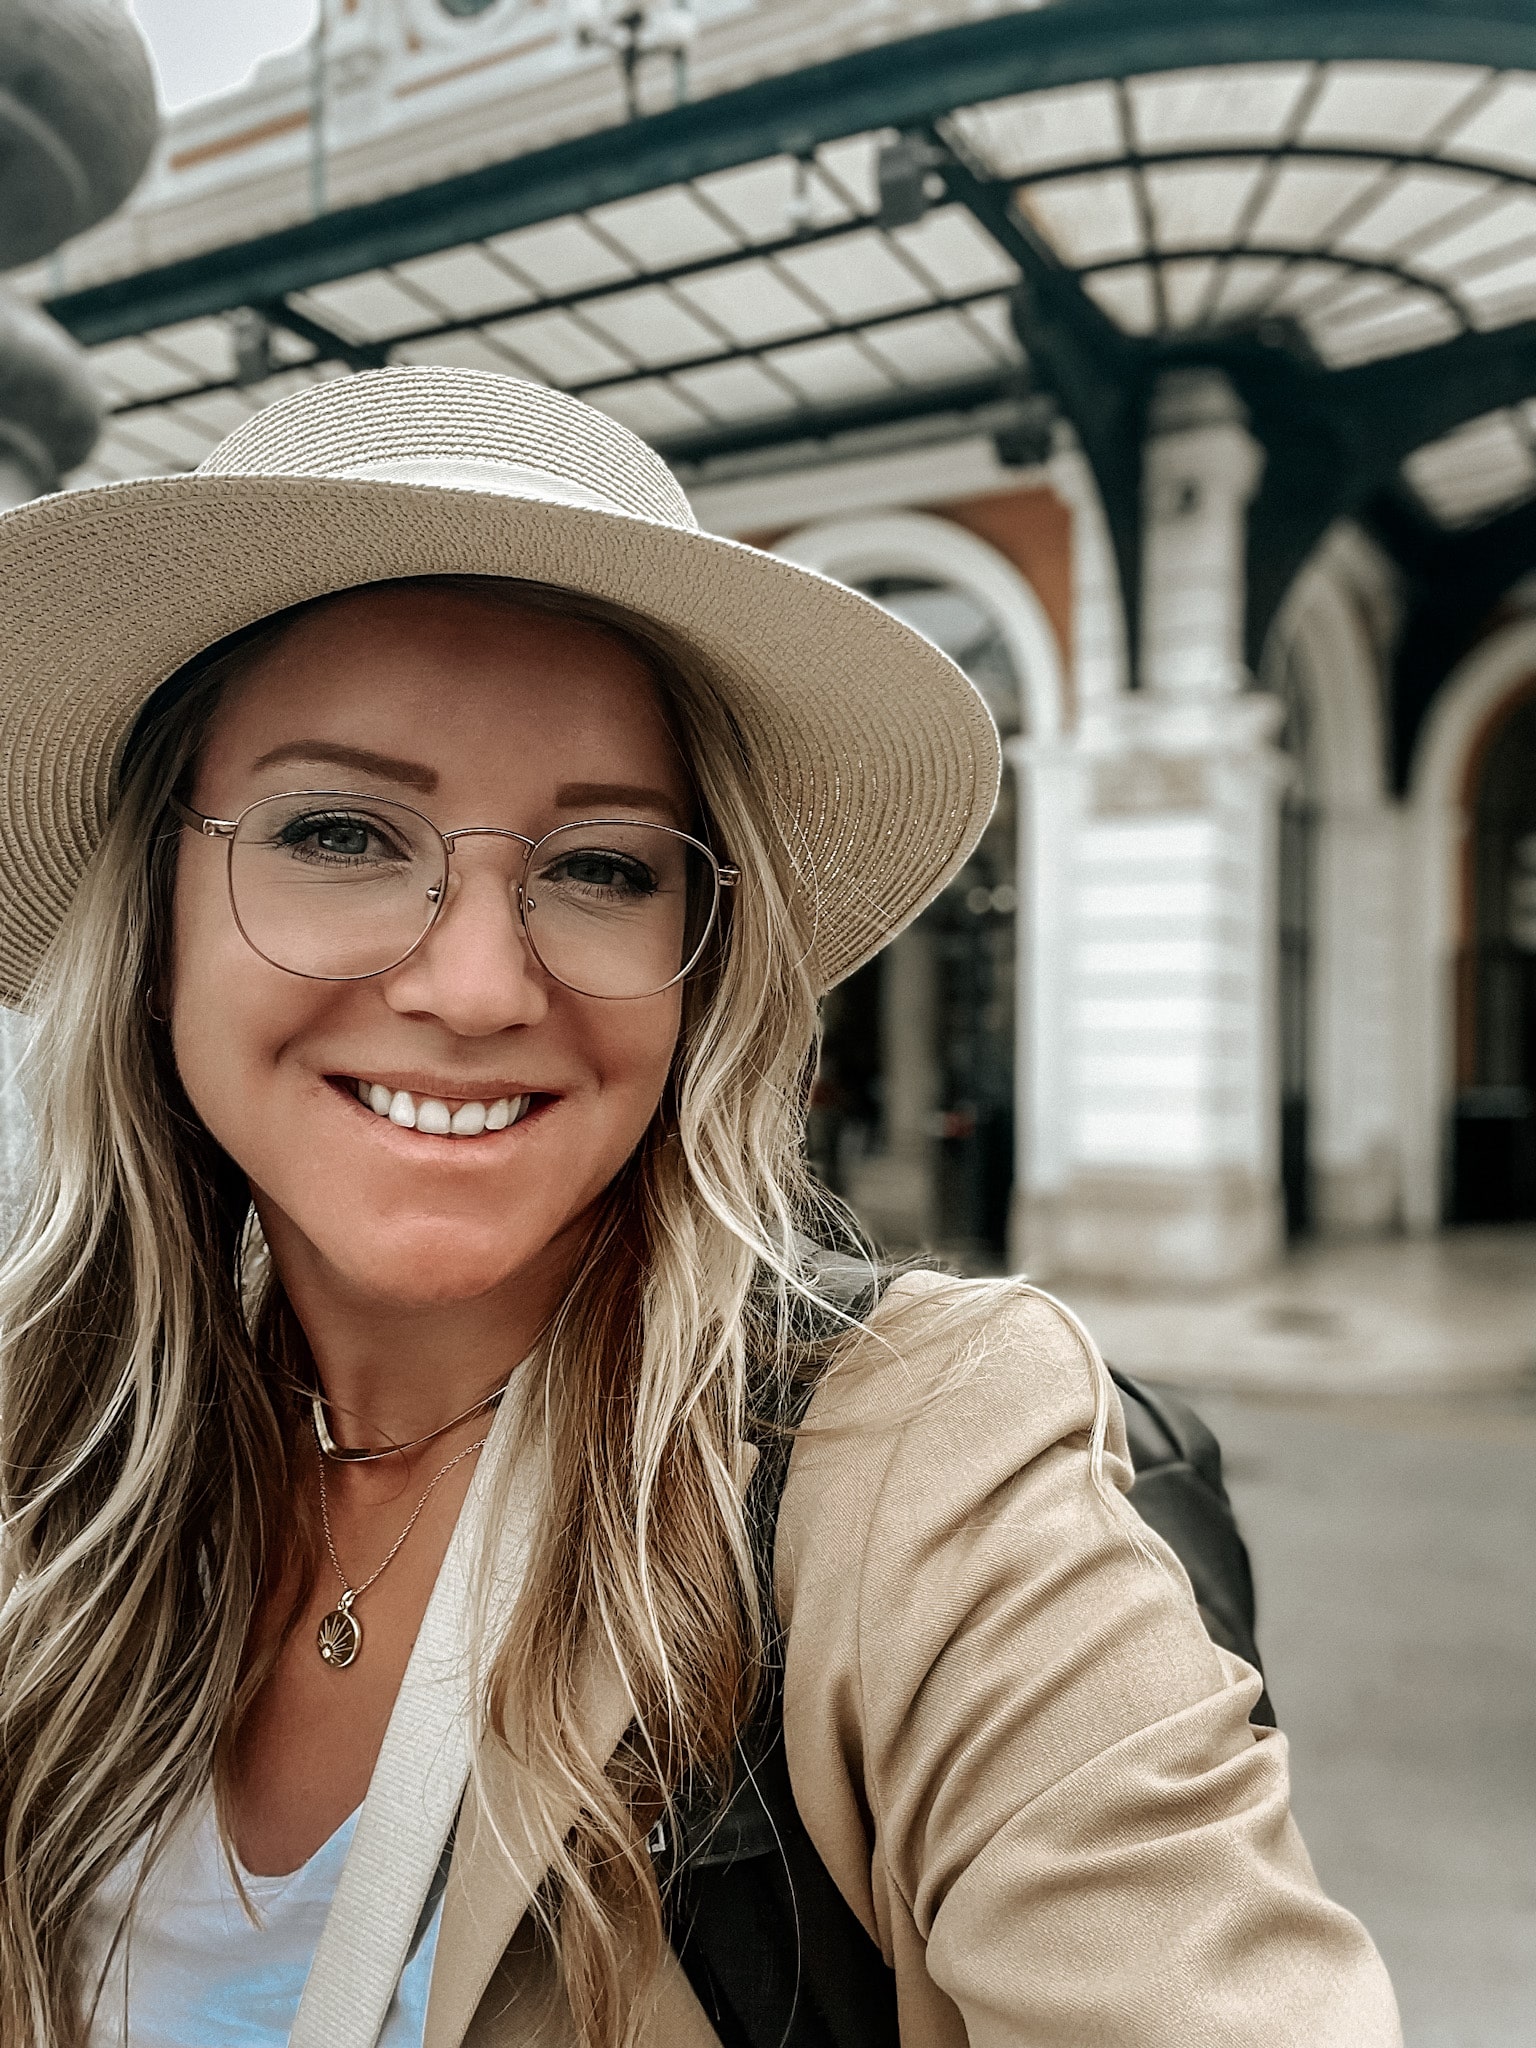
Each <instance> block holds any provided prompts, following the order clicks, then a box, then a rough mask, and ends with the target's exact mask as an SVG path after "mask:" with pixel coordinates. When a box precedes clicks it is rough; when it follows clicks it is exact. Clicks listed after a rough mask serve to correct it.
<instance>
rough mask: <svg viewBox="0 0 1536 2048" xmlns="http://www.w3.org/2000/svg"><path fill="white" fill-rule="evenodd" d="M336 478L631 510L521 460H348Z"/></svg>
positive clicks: (418, 457)
mask: <svg viewBox="0 0 1536 2048" xmlns="http://www.w3.org/2000/svg"><path fill="white" fill-rule="evenodd" d="M335 474H336V475H337V476H339V477H349V478H353V477H355V478H356V479H357V481H358V482H359V483H384V484H437V485H439V486H440V487H441V488H443V489H444V490H451V491H495V492H497V493H498V494H499V495H500V496H502V497H506V498H536V499H537V500H538V501H539V502H540V503H541V504H544V505H584V506H585V507H586V508H587V510H588V511H589V512H619V513H623V512H626V511H628V509H629V508H628V507H627V506H625V505H622V504H620V503H619V501H618V499H617V498H614V497H610V496H609V495H608V493H607V492H605V491H595V490H593V489H592V487H591V485H590V484H584V483H578V482H577V480H576V479H575V478H574V477H568V476H556V475H555V474H554V473H553V472H552V471H550V470H547V469H530V468H527V467H526V466H525V465H524V464H522V463H518V462H490V461H480V460H478V459H477V458H475V457H474V456H458V457H455V456H440V455H416V456H407V457H403V458H402V457H398V456H397V457H388V456H386V457H384V458H382V459H381V460H378V461H373V462H349V463H348V464H347V466H346V467H345V469H338V470H337V471H336V472H335Z"/></svg>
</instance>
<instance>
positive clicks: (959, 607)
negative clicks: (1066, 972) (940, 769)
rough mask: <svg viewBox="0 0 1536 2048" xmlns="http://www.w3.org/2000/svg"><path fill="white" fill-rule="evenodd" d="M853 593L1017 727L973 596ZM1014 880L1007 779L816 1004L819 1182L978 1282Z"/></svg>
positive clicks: (996, 1236) (994, 1157)
mask: <svg viewBox="0 0 1536 2048" xmlns="http://www.w3.org/2000/svg"><path fill="white" fill-rule="evenodd" d="M864 588H865V589H866V590H867V591H868V593H869V595H870V596H871V597H873V598H876V599H877V600H878V601H879V602H880V603H881V604H883V605H885V606H886V607H887V608H888V609H889V610H891V611H893V612H895V613H896V614H897V616H898V617H900V618H904V619H906V620H907V621H908V623H909V624H911V625H913V626H916V627H917V629H918V630H919V632H921V633H923V634H925V635H926V636H927V638H928V639H930V640H932V641H934V642H936V643H937V645H939V646H940V647H942V648H943V649H944V651H945V652H946V653H947V654H949V655H951V656H952V657H953V659H954V660H955V661H957V662H958V663H959V665H960V666H961V667H962V668H963V669H964V670H965V672H966V673H967V675H969V676H970V678H971V680H972V681H973V682H974V683H975V684H976V686H977V688H978V689H979V690H980V691H981V692H982V694H983V696H984V697H985V698H986V699H987V702H988V704H989V706H990V707H991V710H992V713H993V716H994V717H995V718H996V719H997V722H998V725H999V727H1000V729H1001V730H1002V732H1003V734H1004V735H1005V736H1007V735H1008V734H1010V733H1015V732H1017V731H1018V730H1019V703H1020V691H1019V680H1018V677H1017V675H1016V673H1015V670H1014V666H1013V663H1012V661H1011V659H1010V657H1009V653H1008V649H1007V645H1006V643H1005V642H1004V640H1003V637H1002V635H1001V633H1000V632H999V631H998V628H997V625H996V623H995V621H994V620H993V619H992V617H991V615H990V614H989V613H988V612H987V611H986V610H985V609H984V608H983V606H982V605H981V604H980V603H978V601H977V600H976V599H975V598H973V597H972V596H971V595H970V594H969V593H968V592H966V591H963V590H960V589H957V588H956V587H955V586H953V585H950V584H944V583H939V582H937V581H935V582H928V581H925V580H923V579H920V578H916V577H887V578H882V579H880V580H878V581H870V582H866V583H865V585H864ZM1017 874H1018V854H1017V826H1016V818H1015V795H1014V778H1013V776H1012V774H1011V772H1010V773H1005V775H1004V777H1003V788H1002V794H1001V797H1000V799H999V802H998V807H997V811H996V813H995V814H994V816H993V819H992V822H991V824H990V825H989V826H988V828H987V831H986V833H985V835H984V836H983V838H982V841H981V844H980V845H979V846H978V847H977V849H976V851H975V853H974V854H973V855H972V856H971V858H970V860H969V861H968V862H967V863H966V865H965V867H964V868H963V869H962V871H961V872H960V874H959V875H957V876H956V877H955V879H954V881H953V882H951V883H950V885H949V887H948V888H947V889H946V890H945V891H944V893H943V895H942V896H940V897H939V899H938V901H937V902H936V903H934V904H932V905H931V906H930V908H929V909H928V910H926V911H925V912H924V913H923V915H922V917H920V918H919V919H918V920H917V923H916V924H915V925H914V926H913V927H912V929H911V931H910V932H908V933H904V934H903V935H902V936H901V937H900V938H898V939H897V940H896V941H895V943H894V945H893V946H892V947H891V948H890V949H888V950H887V951H886V952H885V953H883V954H881V955H880V957H879V958H878V959H877V960H874V961H872V962H871V964H870V965H869V966H868V967H865V968H862V969H861V970H860V971H859V973H857V974H855V975H853V976H852V977H851V978H850V979H849V980H848V981H847V982H845V983H844V984H843V986H842V987H841V988H838V989H834V990H833V991H832V993H831V994H830V995H829V996H828V998H827V1002H826V1007H825V1010H824V1012H823V1032H824V1037H823V1049H822V1061H821V1067H820V1070H819V1072H818V1076H817V1083H816V1089H815V1093H814V1096H813V1101H812V1110H811V1120H810V1124H811V1128H810V1144H811V1156H812V1159H813V1161H814V1163H815V1165H816V1168H817V1170H818V1172H819V1173H820V1174H821V1176H822V1178H823V1179H824V1180H825V1181H826V1182H827V1184H828V1185H829V1186H831V1187H832V1188H833V1189H834V1190H835V1191H836V1192H837V1193H838V1194H840V1195H842V1196H843V1197H844V1198H845V1199H846V1200H847V1201H849V1202H851V1203H852V1204H853V1206H854V1208H855V1209H856V1210H857V1211H858V1212H859V1214H860V1216H861V1218H862V1220H863V1221H864V1223H865V1224H866V1226H867V1227H868V1228H869V1229H870V1231H871V1233H872V1235H874V1237H875V1238H876V1239H877V1240H878V1241H880V1242H882V1243H883V1244H885V1245H886V1246H887V1247H888V1248H890V1249H892V1250H895V1251H905V1250H910V1249H915V1248H917V1247H918V1246H923V1247H926V1248H932V1249H936V1250H938V1251H941V1252H943V1253H944V1254H946V1255H947V1256H949V1257H951V1258H953V1259H955V1260H957V1261H958V1262H959V1263H961V1264H962V1265H966V1266H970V1267H974V1268H978V1269H982V1270H985V1269H988V1268H996V1267H998V1266H999V1265H1001V1264H1002V1262H1003V1261H1004V1260H1005V1258H1006V1254H1007V1233H1008V1209H1009V1198H1010V1195H1011V1192H1012V1186H1013V1147H1014V1127H1013V1094H1014V987H1015V971H1016V970H1015V944H1016V939H1015V928H1016V923H1017V907H1018V903H1017Z"/></svg>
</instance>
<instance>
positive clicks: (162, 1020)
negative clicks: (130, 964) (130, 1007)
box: [144, 988, 171, 1024]
mask: <svg viewBox="0 0 1536 2048" xmlns="http://www.w3.org/2000/svg"><path fill="white" fill-rule="evenodd" d="M144 1007H145V1009H146V1010H148V1012H149V1014H150V1016H151V1017H153V1019H154V1020H155V1022H156V1023H157V1024H169V1023H170V1021H171V1020H170V1018H169V1017H167V1016H166V1015H165V1014H164V1013H163V1012H162V1011H160V1010H157V1009H156V1008H155V992H154V990H153V989H152V988H147V989H145V991H144Z"/></svg>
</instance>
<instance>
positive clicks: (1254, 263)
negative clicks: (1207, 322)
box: [1211, 256, 1289, 322]
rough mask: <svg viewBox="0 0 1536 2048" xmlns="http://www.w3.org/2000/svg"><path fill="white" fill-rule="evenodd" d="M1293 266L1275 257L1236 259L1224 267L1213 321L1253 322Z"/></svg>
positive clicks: (1214, 303) (1217, 288)
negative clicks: (1249, 320)
mask: <svg viewBox="0 0 1536 2048" xmlns="http://www.w3.org/2000/svg"><path fill="white" fill-rule="evenodd" d="M1288 268H1289V266H1288V265H1287V264H1285V263H1282V262H1280V261H1279V260H1278V259H1277V258H1276V257H1273V256H1234V257H1233V258H1232V259H1231V260H1230V261H1229V262H1227V263H1224V264H1222V266H1221V276H1220V279H1219V280H1218V282H1217V286H1216V296H1215V298H1214V299H1213V300H1212V302H1211V319H1212V320H1213V321H1216V322H1220V321H1237V320H1242V319H1249V318H1252V317H1253V316H1254V315H1255V314H1256V313H1258V312H1259V311H1260V310H1261V309H1262V308H1263V307H1264V305H1265V304H1266V303H1267V302H1268V300H1269V298H1270V295H1271V294H1272V293H1273V292H1274V291H1275V290H1276V288H1277V287H1278V285H1279V284H1280V281H1281V279H1282V278H1283V277H1284V276H1285V273H1286V271H1287V269H1288Z"/></svg>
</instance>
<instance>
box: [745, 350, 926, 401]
mask: <svg viewBox="0 0 1536 2048" xmlns="http://www.w3.org/2000/svg"><path fill="white" fill-rule="evenodd" d="M764 360H765V361H766V362H769V363H771V364H772V365H773V368H774V369H775V370H777V371H778V373H779V375H780V376H781V377H785V378H787V379H788V380H789V382H790V383H791V384H792V385H793V386H794V388H795V390H797V391H798V392H799V393H800V395H801V397H802V398H805V399H808V400H809V401H810V403H811V404H812V405H836V404H840V403H846V402H847V401H849V400H851V399H859V398H872V397H878V396H883V395H885V394H888V393H889V392H891V391H893V390H895V389H896V385H895V381H894V379H893V378H892V377H891V376H890V374H889V372H888V371H886V370H884V369H883V368H882V367H881V366H880V364H878V363H877V362H875V361H874V359H873V358H872V357H871V356H870V355H869V354H868V353H867V352H866V351H865V350H864V349H862V348H860V347H859V345H858V343H857V342H854V341H850V340H848V339H847V337H846V336H844V335H838V334H831V335H828V336H826V338H825V339H824V340H821V341H802V342H797V343H795V344H793V345H792V346H791V347H789V348H780V349H775V350H774V351H773V352H772V354H771V355H768V356H766V357H765V358H764Z"/></svg>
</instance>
